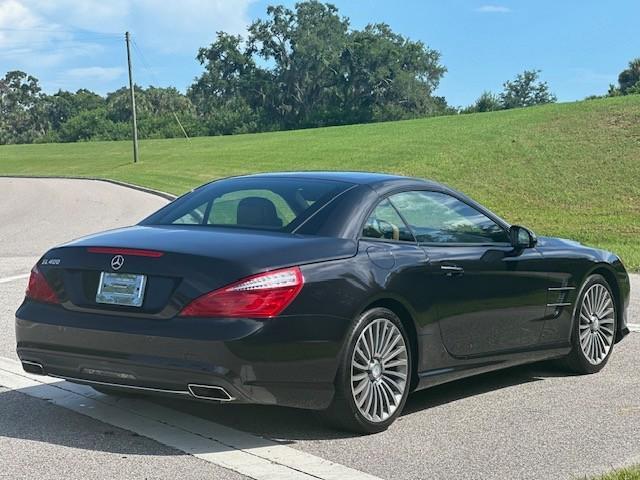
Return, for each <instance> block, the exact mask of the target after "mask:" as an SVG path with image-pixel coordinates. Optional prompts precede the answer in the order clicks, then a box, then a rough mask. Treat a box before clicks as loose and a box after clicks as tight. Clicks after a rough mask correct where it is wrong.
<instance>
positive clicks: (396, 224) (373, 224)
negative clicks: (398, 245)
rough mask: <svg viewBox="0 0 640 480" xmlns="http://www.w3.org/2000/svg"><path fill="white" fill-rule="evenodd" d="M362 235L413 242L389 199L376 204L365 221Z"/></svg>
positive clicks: (410, 234)
mask: <svg viewBox="0 0 640 480" xmlns="http://www.w3.org/2000/svg"><path fill="white" fill-rule="evenodd" d="M362 236H363V237H367V238H383V239H386V240H397V241H404V242H415V240H414V238H413V235H412V233H411V231H410V230H409V228H407V225H406V224H405V223H404V221H403V220H402V218H401V217H400V215H398V212H397V211H396V209H395V208H393V205H391V203H390V202H389V200H383V201H382V202H380V203H379V204H378V206H377V207H376V208H375V210H374V211H373V212H372V213H371V215H370V216H369V218H368V219H367V221H366V222H365V225H364V228H363V230H362Z"/></svg>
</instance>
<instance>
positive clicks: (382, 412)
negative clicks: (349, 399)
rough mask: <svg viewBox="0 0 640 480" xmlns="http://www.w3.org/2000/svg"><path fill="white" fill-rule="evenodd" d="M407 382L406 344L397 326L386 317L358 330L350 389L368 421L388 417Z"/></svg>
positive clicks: (374, 421)
mask: <svg viewBox="0 0 640 480" xmlns="http://www.w3.org/2000/svg"><path fill="white" fill-rule="evenodd" d="M407 384H408V358H407V345H406V343H405V340H404V337H403V336H402V333H401V332H400V329H399V328H398V327H397V326H396V325H395V324H394V323H393V322H392V321H391V320H388V319H386V318H378V319H376V320H373V321H372V322H371V323H369V324H368V325H367V326H366V327H365V329H364V330H363V331H362V333H360V336H359V337H358V341H357V342H356V346H355V349H354V351H353V356H352V359H351V392H352V394H353V399H354V401H355V403H356V406H357V407H358V410H359V412H360V413H361V414H362V415H363V416H364V417H365V418H366V419H367V420H368V421H370V422H373V423H379V422H384V421H385V420H387V419H388V418H389V417H390V416H391V415H393V414H394V412H395V411H396V410H397V409H398V406H399V405H400V402H401V401H402V397H403V395H404V392H405V390H406V389H407Z"/></svg>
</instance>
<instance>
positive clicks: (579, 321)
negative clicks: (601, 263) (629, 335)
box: [566, 275, 617, 374]
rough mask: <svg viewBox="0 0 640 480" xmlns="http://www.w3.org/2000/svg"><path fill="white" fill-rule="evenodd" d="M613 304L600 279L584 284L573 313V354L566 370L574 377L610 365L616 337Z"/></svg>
mask: <svg viewBox="0 0 640 480" xmlns="http://www.w3.org/2000/svg"><path fill="white" fill-rule="evenodd" d="M616 318H617V317H616V304H615V300H614V297H613V294H612V292H611V287H610V286H609V284H608V283H607V281H606V279H605V278H604V277H603V276H602V275H591V276H590V277H589V278H587V280H586V281H585V283H584V286H583V287H582V291H581V292H580V296H579V297H578V303H577V305H576V309H575V318H574V321H573V332H572V336H571V339H572V347H573V348H572V350H571V353H570V354H569V356H568V357H567V359H566V363H567V366H568V367H569V368H570V369H571V370H573V371H574V372H577V373H582V374H587V373H596V372H599V371H600V370H602V368H604V366H605V365H606V364H607V362H608V361H609V357H610V356H611V352H612V351H613V344H614V343H615V337H616Z"/></svg>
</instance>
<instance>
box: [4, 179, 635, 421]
mask: <svg viewBox="0 0 640 480" xmlns="http://www.w3.org/2000/svg"><path fill="white" fill-rule="evenodd" d="M629 289H630V287H629V279H628V276H627V273H626V272H625V269H624V267H623V265H622V263H621V262H620V259H619V258H618V257H617V256H616V255H614V254H612V253H609V252H605V251H602V250H598V249H595V248H589V247H585V246H582V245H580V244H578V243H576V242H572V241H569V240H561V239H557V238H545V237H540V238H536V236H535V235H534V234H533V233H532V232H531V231H529V230H527V229H526V228H524V227H520V226H516V225H509V224H508V223H507V222H505V221H504V220H502V219H500V218H498V217H497V216H496V215H494V214H493V213H491V212H490V211H488V210H487V209H485V208H484V207H482V206H481V205H478V204H477V203H475V202H474V201H472V200H470V199H469V198H467V197H466V196H464V195H462V194H461V193H458V192H456V191H453V190H451V189H450V188H447V187H445V186H443V185H439V184H437V183H434V182H428V181H423V180H418V179H413V178H405V177H397V176H391V175H380V174H372V173H338V172H307V173H275V174H268V175H267V174H265V175H250V176H244V177H236V178H229V179H224V180H219V181H215V182H212V183H209V184H207V185H204V186H202V187H200V188H197V189H196V190H194V191H192V192H190V193H188V194H187V195H184V196H182V197H180V198H179V199H177V200H175V201H174V202H172V203H170V204H169V205H167V206H166V207H164V208H162V209H161V210H159V211H158V212H156V213H154V214H153V215H151V216H150V217H149V218H147V219H145V220H143V221H142V222H140V223H139V224H138V225H135V226H132V227H128V228H122V229H118V230H112V231H108V232H105V233H101V234H97V235H91V236H88V237H85V238H82V239H80V240H76V241H73V242H70V243H67V244H65V245H62V246H59V247H56V248H53V249H51V250H50V251H48V252H47V253H46V254H45V255H44V256H43V257H42V258H41V259H40V260H39V261H38V263H37V265H36V266H35V267H34V268H33V271H32V274H31V278H30V280H29V288H28V290H27V294H26V298H25V300H24V303H23V304H22V305H21V306H20V308H19V309H18V311H17V312H16V335H17V342H18V345H17V349H18V355H19V356H20V359H21V360H22V363H23V366H24V368H25V370H27V371H29V372H32V373H38V374H45V375H51V376H54V377H60V378H65V379H68V380H70V381H72V382H78V383H84V384H88V385H91V386H93V387H94V388H96V389H98V390H100V391H103V392H108V393H113V394H121V393H124V392H137V393H143V394H160V395H174V396H184V397H189V398H198V399H204V400H209V401H215V402H244V403H262V404H277V405H286V406H293V407H301V408H308V409H314V410H320V411H322V412H323V413H324V415H325V416H326V417H327V418H328V419H329V420H331V421H332V422H333V423H334V424H337V425H339V426H340V427H343V428H348V429H351V430H355V431H359V432H376V431H380V430H383V429H385V428H386V427H388V426H389V425H390V424H391V423H392V422H393V421H394V420H395V419H396V418H397V417H398V415H399V414H400V412H401V411H402V408H403V405H404V403H405V400H406V398H407V395H408V394H409V392H411V391H413V390H416V389H421V388H425V387H429V386H432V385H436V384H440V383H443V382H448V381H451V380H455V379H458V378H462V377H466V376H469V375H474V374H477V373H482V372H486V371H489V370H495V369H499V368H505V367H509V366H512V365H517V364H522V363H526V362H534V361H538V360H543V359H563V360H564V362H565V364H566V365H567V367H568V368H570V369H571V370H573V371H576V372H579V373H593V372H597V371H598V370H600V369H601V368H603V366H604V365H605V364H606V363H607V360H608V359H609V357H610V355H611V352H612V350H613V346H614V344H615V343H616V342H617V341H619V340H621V339H622V338H623V337H624V336H625V335H626V334H627V333H628V329H627V327H626V313H625V312H626V309H627V306H628V303H629Z"/></svg>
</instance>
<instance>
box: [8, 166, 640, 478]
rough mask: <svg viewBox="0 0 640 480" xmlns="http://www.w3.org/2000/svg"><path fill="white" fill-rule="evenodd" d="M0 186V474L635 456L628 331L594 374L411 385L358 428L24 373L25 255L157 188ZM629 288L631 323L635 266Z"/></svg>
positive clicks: (504, 472) (458, 472)
mask: <svg viewBox="0 0 640 480" xmlns="http://www.w3.org/2000/svg"><path fill="white" fill-rule="evenodd" d="M0 192H2V193H3V199H2V202H1V203H0V245H2V246H1V247H0V458H2V459H3V461H2V465H1V466H0V478H3V476H4V477H5V478H36V477H47V478H78V479H80V478H115V477H123V478H180V479H183V478H216V479H218V478H222V479H224V478H257V479H262V478H278V479H280V478H285V479H286V478H296V479H298V478H299V479H313V478H316V479H317V478H321V479H329V478H334V479H343V478H375V477H379V478H389V479H391V478H393V479H415V478H452V477H455V478H470V479H471V478H495V479H504V478H549V479H551V478H572V477H575V476H579V475H584V474H589V473H594V472H598V471H602V470H606V469H608V468H610V467H612V466H618V465H623V464H630V463H634V462H640V441H639V440H638V432H639V431H640V355H639V353H640V334H638V333H634V334H632V335H630V336H629V337H628V338H627V339H626V340H625V341H624V342H622V343H621V344H618V345H617V346H616V348H615V351H614V356H613V358H612V361H611V362H610V364H609V365H608V366H607V368H606V369H605V370H604V371H603V372H601V373H600V374H598V375H592V376H568V375H566V374H565V373H564V372H562V371H560V370H557V369H555V368H554V367H553V366H552V365H549V364H537V365H532V366H526V367H518V368H513V369H510V370H507V371H503V372H496V373H491V374H487V375H483V376H481V377H475V378H471V379H467V380H463V381H458V382H454V383H451V384H448V385H444V386H440V387H436V388H433V389H430V390H426V391H422V392H418V393H416V394H414V395H412V396H411V397H410V398H409V401H408V403H407V407H406V411H405V413H404V415H403V416H402V417H401V418H400V419H399V421H398V422H396V424H394V425H393V426H392V427H391V428H390V429H389V430H388V431H387V432H384V433H382V434H379V435H373V436H366V437H354V436H350V435H344V434H340V433H336V432H334V431H332V430H330V429H327V428H325V427H324V426H323V425H322V424H321V423H320V422H319V421H318V419H317V418H316V417H315V415H313V414H311V413H309V412H305V411H300V410H293V409H281V408H274V407H262V406H239V405H223V406H218V405H209V404H202V403H194V402H186V401H185V402H177V401H166V400H154V401H147V400H116V399H114V398H112V397H108V396H104V395H100V394H97V393H95V392H93V391H92V390H91V389H89V388H88V387H80V386H74V385H72V384H68V383H67V382H61V381H56V380H49V381H47V380H46V379H43V378H42V377H31V376H29V375H25V374H23V373H21V372H20V368H19V365H18V364H17V362H16V361H15V359H16V357H15V352H14V349H15V343H14V342H15V339H14V334H13V312H14V311H15V309H16V307H17V306H18V305H19V303H20V301H21V300H22V295H23V292H24V287H25V282H26V274H27V273H28V271H29V269H30V267H31V266H32V265H33V263H34V262H35V261H36V259H37V258H38V257H39V256H40V254H41V253H42V252H43V251H44V250H45V249H46V248H48V247H50V246H51V245H53V244H56V243H59V242H62V241H65V240H69V239H71V238H73V237H77V236H80V235H83V234H86V233H90V232H92V231H97V230H103V229H105V228H111V227H116V226H119V225H126V224H131V223H134V222H136V221H137V220H139V219H140V218H142V217H144V216H145V215H147V214H148V213H150V212H152V211H153V210H155V209H157V208H158V207H160V206H161V205H163V204H164V203H165V200H163V199H160V198H158V197H155V196H152V195H149V194H144V193H141V192H137V191H133V190H130V189H127V188H124V187H119V186H115V185H110V184H106V183H103V182H92V181H78V180H28V179H2V178H0ZM633 291H634V297H633V301H634V303H633V306H632V310H631V317H632V319H633V320H635V322H636V323H640V279H639V277H637V276H635V277H634V278H633ZM43 382H44V383H43Z"/></svg>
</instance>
